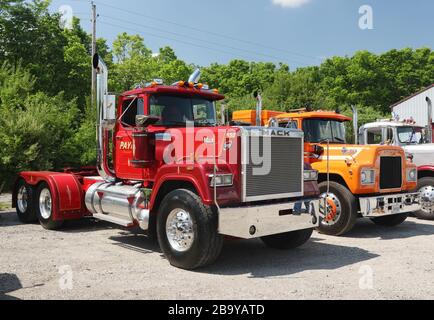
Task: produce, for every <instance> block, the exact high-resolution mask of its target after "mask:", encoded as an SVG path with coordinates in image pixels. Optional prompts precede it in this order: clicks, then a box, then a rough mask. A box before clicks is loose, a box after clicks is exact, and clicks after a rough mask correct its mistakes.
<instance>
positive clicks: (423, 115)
mask: <svg viewBox="0 0 434 320" xmlns="http://www.w3.org/2000/svg"><path fill="white" fill-rule="evenodd" d="M427 97H428V98H430V99H431V101H434V84H432V85H431V86H429V87H427V88H425V89H423V90H421V91H419V92H417V93H415V94H414V95H412V96H410V97H408V98H405V99H404V100H401V101H399V102H397V103H395V104H394V105H392V106H391V107H390V108H391V109H392V112H393V113H394V114H395V115H397V116H398V117H399V119H400V120H405V119H411V118H413V120H414V121H416V124H417V125H418V126H421V127H426V126H427V124H428V104H427V101H426V98H427ZM433 111H434V110H433ZM432 114H434V113H432Z"/></svg>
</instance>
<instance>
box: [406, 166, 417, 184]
mask: <svg viewBox="0 0 434 320" xmlns="http://www.w3.org/2000/svg"><path fill="white" fill-rule="evenodd" d="M407 181H408V182H417V169H416V168H410V169H407Z"/></svg>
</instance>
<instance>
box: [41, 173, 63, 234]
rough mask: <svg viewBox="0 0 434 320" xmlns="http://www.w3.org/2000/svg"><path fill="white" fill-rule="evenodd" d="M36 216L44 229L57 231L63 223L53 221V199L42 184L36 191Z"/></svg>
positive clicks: (47, 187) (46, 185)
mask: <svg viewBox="0 0 434 320" xmlns="http://www.w3.org/2000/svg"><path fill="white" fill-rule="evenodd" d="M35 207H36V215H37V217H38V219H39V223H40V224H41V225H42V227H43V228H44V229H47V230H57V229H59V228H60V227H62V225H63V221H55V220H54V217H53V198H52V195H51V190H50V187H49V186H48V184H47V183H45V182H43V183H41V184H40V185H39V187H38V188H37V189H36V197H35Z"/></svg>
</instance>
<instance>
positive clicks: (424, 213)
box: [414, 177, 434, 220]
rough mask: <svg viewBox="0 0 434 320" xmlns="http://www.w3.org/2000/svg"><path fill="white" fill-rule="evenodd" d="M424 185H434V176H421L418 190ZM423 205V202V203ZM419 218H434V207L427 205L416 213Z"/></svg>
mask: <svg viewBox="0 0 434 320" xmlns="http://www.w3.org/2000/svg"><path fill="white" fill-rule="evenodd" d="M424 187H434V177H425V178H421V179H419V181H418V184H417V190H421V189H422V188H424ZM422 206H423V204H422ZM414 214H415V215H416V217H417V218H419V219H422V220H434V208H433V207H431V208H429V207H425V208H423V209H422V210H419V211H416V212H415V213H414Z"/></svg>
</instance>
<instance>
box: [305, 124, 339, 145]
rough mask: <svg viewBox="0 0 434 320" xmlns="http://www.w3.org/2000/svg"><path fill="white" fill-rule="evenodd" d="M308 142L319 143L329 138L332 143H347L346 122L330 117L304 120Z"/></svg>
mask: <svg viewBox="0 0 434 320" xmlns="http://www.w3.org/2000/svg"><path fill="white" fill-rule="evenodd" d="M303 131H304V135H305V140H306V142H311V143H319V142H325V141H327V140H329V142H330V143H337V144H345V143H346V139H345V124H344V123H343V122H341V121H336V120H330V119H306V120H304V121H303Z"/></svg>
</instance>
